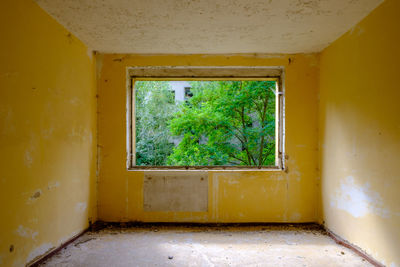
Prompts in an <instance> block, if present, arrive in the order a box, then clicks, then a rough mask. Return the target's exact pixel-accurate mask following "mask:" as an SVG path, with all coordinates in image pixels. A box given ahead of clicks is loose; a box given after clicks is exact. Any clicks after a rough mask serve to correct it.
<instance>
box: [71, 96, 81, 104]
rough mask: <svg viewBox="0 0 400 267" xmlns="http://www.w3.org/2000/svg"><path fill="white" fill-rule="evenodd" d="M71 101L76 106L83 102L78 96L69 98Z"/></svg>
mask: <svg viewBox="0 0 400 267" xmlns="http://www.w3.org/2000/svg"><path fill="white" fill-rule="evenodd" d="M69 103H70V104H72V105H74V106H79V105H80V104H81V103H82V101H81V100H80V99H79V98H77V97H73V98H71V99H70V100H69Z"/></svg>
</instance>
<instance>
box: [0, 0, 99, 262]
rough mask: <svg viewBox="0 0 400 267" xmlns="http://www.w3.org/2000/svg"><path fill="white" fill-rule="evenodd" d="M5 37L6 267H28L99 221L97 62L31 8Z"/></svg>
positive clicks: (0, 10)
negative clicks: (89, 221) (97, 211)
mask: <svg viewBox="0 0 400 267" xmlns="http://www.w3.org/2000/svg"><path fill="white" fill-rule="evenodd" d="M0 36H1V41H0V211H1V214H0V218H1V219H0V265H1V266H24V265H25V263H27V262H29V261H30V260H32V259H34V258H35V257H36V256H39V255H42V254H43V253H45V252H46V251H47V250H49V249H51V248H53V247H58V246H59V245H60V244H61V243H62V242H64V241H66V240H67V239H69V238H71V237H72V236H74V235H75V234H78V233H79V232H80V231H82V230H83V229H85V228H86V227H87V226H88V220H92V221H93V220H96V196H95V161H96V154H95V144H96V95H95V94H96V87H95V77H94V73H95V60H94V59H93V58H92V53H91V51H90V50H88V49H87V47H86V46H85V45H84V44H82V42H80V41H79V40H78V39H77V38H76V37H75V36H73V35H71V34H70V33H69V32H68V31H66V30H65V29H64V28H63V27H62V26H60V25H59V24H58V23H57V22H56V21H55V20H53V19H52V18H51V17H50V16H49V15H47V14H46V13H45V12H44V11H43V10H41V9H40V8H39V7H38V6H37V5H36V4H35V3H33V1H31V0H13V1H0ZM10 246H13V248H14V250H13V251H12V252H10Z"/></svg>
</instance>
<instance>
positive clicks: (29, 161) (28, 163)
mask: <svg viewBox="0 0 400 267" xmlns="http://www.w3.org/2000/svg"><path fill="white" fill-rule="evenodd" d="M32 163H33V157H32V154H31V151H29V150H26V151H25V155H24V164H25V166H26V167H28V168H30V167H31V166H32Z"/></svg>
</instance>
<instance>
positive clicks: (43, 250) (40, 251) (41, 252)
mask: <svg viewBox="0 0 400 267" xmlns="http://www.w3.org/2000/svg"><path fill="white" fill-rule="evenodd" d="M52 248H53V245H52V244H51V243H45V244H43V245H41V246H40V247H37V248H35V249H34V250H32V251H31V253H29V256H28V258H27V259H26V262H31V261H33V260H34V259H36V258H37V257H39V256H42V255H45V254H46V253H47V252H49V251H50V250H51V249H52Z"/></svg>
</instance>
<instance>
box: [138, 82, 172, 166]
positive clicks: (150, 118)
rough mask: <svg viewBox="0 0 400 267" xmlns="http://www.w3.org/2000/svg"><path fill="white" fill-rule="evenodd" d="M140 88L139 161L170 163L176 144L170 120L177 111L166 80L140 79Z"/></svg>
mask: <svg viewBox="0 0 400 267" xmlns="http://www.w3.org/2000/svg"><path fill="white" fill-rule="evenodd" d="M135 89H136V90H135V91H136V101H135V105H136V107H135V108H136V112H135V113H136V124H135V125H136V165H139V166H148V165H151V166H162V165H166V164H167V158H168V156H169V155H170V154H171V152H172V150H173V147H174V144H173V143H171V134H170V131H169V125H168V122H169V121H170V120H171V119H172V118H173V114H174V113H175V112H176V111H177V106H176V104H175V100H174V97H173V95H172V94H171V90H170V89H171V88H170V85H169V83H168V82H166V81H137V82H136V83H135Z"/></svg>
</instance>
